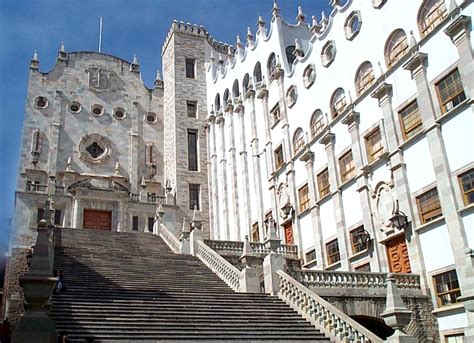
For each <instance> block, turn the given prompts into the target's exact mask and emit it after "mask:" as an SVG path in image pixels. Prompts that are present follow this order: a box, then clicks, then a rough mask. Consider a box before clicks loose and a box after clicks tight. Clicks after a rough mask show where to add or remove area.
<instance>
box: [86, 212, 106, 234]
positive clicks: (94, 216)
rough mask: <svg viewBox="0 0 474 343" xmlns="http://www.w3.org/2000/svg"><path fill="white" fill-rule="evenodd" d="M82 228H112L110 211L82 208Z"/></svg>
mask: <svg viewBox="0 0 474 343" xmlns="http://www.w3.org/2000/svg"><path fill="white" fill-rule="evenodd" d="M83 227H84V229H92V230H112V211H97V210H86V209H84V218H83Z"/></svg>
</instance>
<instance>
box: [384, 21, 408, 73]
mask: <svg viewBox="0 0 474 343" xmlns="http://www.w3.org/2000/svg"><path fill="white" fill-rule="evenodd" d="M407 52H408V41H407V35H406V34H405V31H403V30H402V29H398V30H395V31H393V32H392V34H391V35H390V36H389V37H388V39H387V43H385V63H386V64H387V67H388V68H390V67H391V66H393V65H394V64H395V63H396V62H398V61H399V60H400V59H401V58H402V57H403V56H404V55H405V54H406V53H407Z"/></svg>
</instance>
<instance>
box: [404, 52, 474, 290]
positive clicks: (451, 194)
mask: <svg viewBox="0 0 474 343" xmlns="http://www.w3.org/2000/svg"><path fill="white" fill-rule="evenodd" d="M403 67H404V68H405V69H407V70H409V71H410V72H411V77H412V79H414V80H415V82H416V87H417V91H418V98H417V101H418V106H419V112H420V116H421V120H422V122H423V127H425V128H426V138H427V141H428V145H429V147H430V152H431V161H432V163H433V169H434V170H435V175H436V188H437V190H438V197H439V202H440V204H441V209H442V211H443V216H444V219H445V221H446V226H447V227H448V234H449V238H450V242H451V247H452V250H453V255H454V260H455V262H456V267H457V268H459V270H462V269H463V267H464V265H465V262H466V260H465V257H464V250H465V249H467V248H468V247H469V246H468V242H467V237H466V232H465V230H464V224H463V222H462V218H461V216H460V214H459V212H458V210H459V206H458V203H457V199H456V190H457V187H459V186H458V185H456V186H455V185H453V178H452V173H451V169H450V167H449V162H448V157H447V154H446V148H445V145H444V139H443V135H442V132H441V125H440V124H439V123H437V122H436V112H435V110H434V106H433V99H432V96H431V91H430V85H429V82H428V78H427V76H426V69H427V67H428V56H427V55H426V54H423V53H417V54H416V55H415V56H413V57H412V58H411V59H410V60H409V61H408V62H407V63H406V64H405V65H404V66H403ZM471 68H472V66H471ZM457 274H458V280H459V284H460V286H461V291H462V289H463V288H464V287H463V286H464V284H467V283H468V280H466V279H465V278H464V275H463V274H464V273H462V272H461V273H460V272H458V273H457Z"/></svg>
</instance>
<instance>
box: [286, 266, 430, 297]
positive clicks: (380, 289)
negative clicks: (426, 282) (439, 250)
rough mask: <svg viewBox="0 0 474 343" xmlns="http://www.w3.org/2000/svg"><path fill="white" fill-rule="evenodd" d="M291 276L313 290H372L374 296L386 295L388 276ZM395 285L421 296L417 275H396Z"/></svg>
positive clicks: (325, 273)
mask: <svg viewBox="0 0 474 343" xmlns="http://www.w3.org/2000/svg"><path fill="white" fill-rule="evenodd" d="M291 276H292V277H293V278H295V279H296V280H297V281H298V282H299V283H301V284H302V285H304V286H306V287H309V288H311V289H318V294H323V295H326V294H330V292H324V291H323V293H321V292H320V291H319V290H320V289H326V290H329V291H331V290H334V293H340V294H342V293H343V292H345V290H351V291H353V290H360V291H362V292H364V291H368V290H370V293H371V294H373V295H377V294H379V295H385V291H386V287H387V286H386V284H387V274H386V273H372V272H344V271H325V270H311V271H292V272H291ZM394 276H395V280H396V281H395V283H396V285H397V287H398V288H399V290H400V291H401V292H402V293H403V292H404V291H405V293H406V291H407V292H410V293H414V294H421V286H420V276H419V275H416V274H401V273H400V274H398V273H397V274H394Z"/></svg>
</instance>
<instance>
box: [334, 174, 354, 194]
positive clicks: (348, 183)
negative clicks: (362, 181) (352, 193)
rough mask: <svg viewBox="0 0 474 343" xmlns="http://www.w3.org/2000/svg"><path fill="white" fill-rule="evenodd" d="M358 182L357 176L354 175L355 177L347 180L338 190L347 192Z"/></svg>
mask: <svg viewBox="0 0 474 343" xmlns="http://www.w3.org/2000/svg"><path fill="white" fill-rule="evenodd" d="M355 181H356V175H354V176H353V177H351V178H350V179H347V180H346V181H344V182H343V183H342V184H341V185H340V186H339V187H338V189H339V190H341V191H343V190H345V189H346V188H349V187H350V186H351V185H352V184H353V183H354V182H355Z"/></svg>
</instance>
